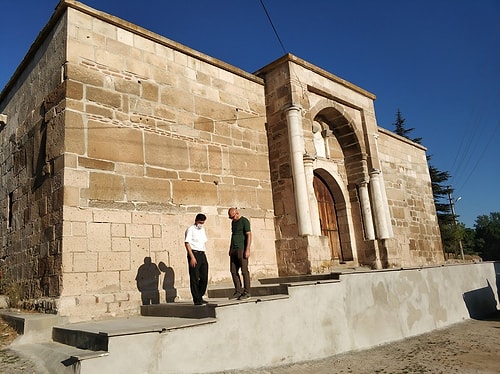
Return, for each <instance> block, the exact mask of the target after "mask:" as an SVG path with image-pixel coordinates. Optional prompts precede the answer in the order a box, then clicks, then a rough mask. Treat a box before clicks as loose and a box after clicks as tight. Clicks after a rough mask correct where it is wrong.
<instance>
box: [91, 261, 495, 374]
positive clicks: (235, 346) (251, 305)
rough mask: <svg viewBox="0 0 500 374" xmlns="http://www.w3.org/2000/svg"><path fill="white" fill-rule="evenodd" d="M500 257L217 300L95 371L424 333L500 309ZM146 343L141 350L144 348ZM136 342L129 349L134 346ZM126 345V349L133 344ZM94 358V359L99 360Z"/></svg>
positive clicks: (202, 367)
mask: <svg viewBox="0 0 500 374" xmlns="http://www.w3.org/2000/svg"><path fill="white" fill-rule="evenodd" d="M499 270H500V264H494V263H478V264H465V265H453V266H443V267H433V268H422V269H409V270H392V271H376V272H367V273H352V274H346V275H342V276H341V280H340V282H338V281H337V282H330V283H316V284H311V283H309V284H295V285H292V286H290V289H289V294H290V297H289V298H288V299H280V300H272V301H266V302H256V301H255V300H256V299H255V300H252V302H248V303H241V304H236V305H230V306H227V307H219V308H217V310H216V312H217V319H218V321H217V323H215V324H210V325H202V326H198V327H193V328H189V329H180V330H175V331H169V332H167V333H165V334H146V335H144V336H142V337H140V339H141V343H140V344H139V345H137V344H135V343H137V342H134V345H133V346H134V347H135V348H134V354H131V352H130V351H127V349H126V347H130V346H131V345H130V342H131V341H130V340H129V339H130V338H129V337H121V338H120V339H117V340H114V341H113V342H112V344H110V347H109V351H110V356H109V358H111V357H113V360H112V361H111V360H109V358H102V359H96V360H89V361H87V362H85V363H84V365H85V366H86V369H88V370H89V371H85V372H92V371H91V370H93V369H96V370H97V369H99V370H101V371H103V372H104V371H105V372H108V370H109V372H120V370H122V369H123V370H126V369H127V368H130V367H135V368H137V370H136V372H140V371H141V370H142V371H144V372H148V373H160V372H161V373H167V372H168V373H193V372H197V373H202V372H213V371H222V370H231V369H233V370H234V369H244V368H255V367H263V366H273V365H283V364H287V363H292V362H298V361H305V360H314V359H320V358H324V357H328V356H332V355H335V354H339V353H342V352H346V351H351V350H358V349H365V348H370V347H373V346H376V345H379V344H383V343H387V342H391V341H396V340H400V339H404V338H407V337H410V336H415V335H419V334H422V333H425V332H429V331H432V330H435V329H438V328H442V327H445V326H449V325H452V324H454V323H457V322H460V321H463V320H466V319H469V318H471V316H472V317H479V316H481V315H486V314H489V313H491V312H494V311H495V310H497V307H498V305H499V302H498V300H499V296H498V288H497V282H498V280H497V273H498V272H499ZM139 346H142V347H146V346H148V347H149V348H147V352H146V349H145V350H144V352H142V353H140V352H139V353H138V352H137V350H138V347H139ZM129 349H130V348H129ZM127 352H128V353H127ZM92 366H93V368H92Z"/></svg>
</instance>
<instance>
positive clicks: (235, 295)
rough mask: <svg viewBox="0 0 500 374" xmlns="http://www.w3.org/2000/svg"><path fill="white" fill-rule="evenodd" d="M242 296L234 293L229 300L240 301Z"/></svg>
mask: <svg viewBox="0 0 500 374" xmlns="http://www.w3.org/2000/svg"><path fill="white" fill-rule="evenodd" d="M240 296H241V294H240V293H239V292H235V293H233V296H231V297H230V298H229V300H234V299H239V298H240Z"/></svg>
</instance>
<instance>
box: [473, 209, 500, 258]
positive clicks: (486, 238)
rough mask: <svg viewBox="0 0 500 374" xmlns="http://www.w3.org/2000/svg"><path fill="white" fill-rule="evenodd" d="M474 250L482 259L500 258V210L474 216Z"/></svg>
mask: <svg viewBox="0 0 500 374" xmlns="http://www.w3.org/2000/svg"><path fill="white" fill-rule="evenodd" d="M474 228H475V250H476V251H477V252H478V253H479V255H480V256H481V258H482V259H483V260H484V261H498V260H500V212H492V213H490V215H489V216H487V215H482V216H479V217H477V218H476V223H475V225H474Z"/></svg>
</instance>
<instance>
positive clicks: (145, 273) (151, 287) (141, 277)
mask: <svg viewBox="0 0 500 374" xmlns="http://www.w3.org/2000/svg"><path fill="white" fill-rule="evenodd" d="M161 273H165V276H164V277H163V282H162V289H164V290H165V300H166V302H167V303H173V302H174V301H175V299H176V298H177V289H176V288H175V287H174V284H175V272H174V269H173V268H171V267H169V266H167V265H166V264H165V263H164V262H160V263H159V264H158V266H156V264H155V263H154V262H152V260H151V257H144V264H142V265H141V266H139V269H137V276H136V277H135V281H136V283H137V289H138V290H139V291H140V293H141V300H142V305H150V304H159V303H160V291H159V289H158V284H159V280H160V274H161Z"/></svg>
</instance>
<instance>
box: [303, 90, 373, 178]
mask: <svg viewBox="0 0 500 374" xmlns="http://www.w3.org/2000/svg"><path fill="white" fill-rule="evenodd" d="M354 109H356V110H359V111H360V112H361V116H363V113H362V109H361V108H357V107H354ZM309 114H310V115H311V120H312V122H313V123H314V122H315V121H317V122H320V123H322V124H326V125H327V126H328V128H329V129H330V130H331V132H332V134H333V135H334V136H335V137H336V138H337V141H338V142H339V144H340V146H341V148H342V152H343V153H344V158H345V164H346V168H347V175H348V178H349V181H350V183H352V184H355V183H356V181H358V180H360V179H364V178H365V177H366V176H367V174H368V170H367V165H366V159H367V150H366V145H365V143H364V139H365V137H364V135H363V133H362V132H361V131H362V130H360V129H362V128H363V126H362V125H361V124H360V126H355V125H354V124H355V120H354V119H353V118H352V116H350V115H349V113H347V112H346V110H345V107H344V106H343V105H341V104H339V103H337V102H335V101H333V100H331V99H323V100H321V101H319V102H318V103H317V104H316V105H315V106H314V107H312V108H311V110H310V111H309Z"/></svg>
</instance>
